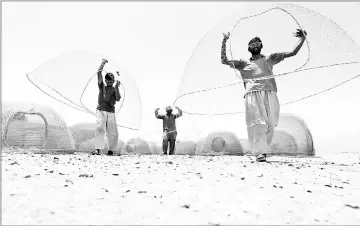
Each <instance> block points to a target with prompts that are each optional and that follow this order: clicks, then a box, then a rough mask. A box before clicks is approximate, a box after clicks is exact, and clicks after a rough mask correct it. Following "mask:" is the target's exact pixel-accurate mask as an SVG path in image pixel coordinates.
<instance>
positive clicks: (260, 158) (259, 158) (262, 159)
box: [256, 154, 266, 162]
mask: <svg viewBox="0 0 360 226" xmlns="http://www.w3.org/2000/svg"><path fill="white" fill-rule="evenodd" d="M256 161H257V162H266V154H259V155H258V156H256Z"/></svg>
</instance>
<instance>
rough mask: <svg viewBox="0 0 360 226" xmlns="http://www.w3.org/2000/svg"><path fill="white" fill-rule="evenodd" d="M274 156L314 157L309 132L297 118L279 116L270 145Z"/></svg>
mask: <svg viewBox="0 0 360 226" xmlns="http://www.w3.org/2000/svg"><path fill="white" fill-rule="evenodd" d="M270 146H271V153H269V154H275V155H309V156H312V155H315V149H314V141H313V139H312V135H311V132H310V130H309V128H308V126H307V125H306V123H305V122H304V120H303V119H301V118H300V117H299V116H295V115H292V114H281V115H280V119H279V124H278V126H277V127H276V129H275V133H274V139H273V141H272V143H271V145H270Z"/></svg>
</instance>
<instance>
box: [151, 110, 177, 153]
mask: <svg viewBox="0 0 360 226" xmlns="http://www.w3.org/2000/svg"><path fill="white" fill-rule="evenodd" d="M175 108H176V109H177V110H178V113H177V114H172V108H171V107H170V106H167V107H166V115H159V109H160V108H157V109H156V110H155V117H156V118H158V119H162V120H163V144H162V147H163V152H164V155H167V149H168V143H170V151H169V155H173V154H175V142H176V136H177V131H176V123H175V119H177V118H179V117H181V116H182V110H181V109H180V108H178V107H175Z"/></svg>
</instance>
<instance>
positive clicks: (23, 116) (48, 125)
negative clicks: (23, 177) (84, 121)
mask: <svg viewBox="0 0 360 226" xmlns="http://www.w3.org/2000/svg"><path fill="white" fill-rule="evenodd" d="M1 120H2V121H1V125H2V126H1V128H2V131H1V132H2V136H1V141H2V145H4V146H12V147H19V148H39V149H42V150H50V151H69V152H73V151H74V149H75V146H74V141H73V138H72V134H71V132H70V130H69V128H68V127H67V126H66V124H65V122H64V120H63V119H62V118H61V117H60V116H59V115H58V114H57V113H56V112H55V111H54V110H53V109H52V108H50V107H45V106H41V105H38V104H31V103H27V104H24V103H4V104H3V105H2V117H1Z"/></svg>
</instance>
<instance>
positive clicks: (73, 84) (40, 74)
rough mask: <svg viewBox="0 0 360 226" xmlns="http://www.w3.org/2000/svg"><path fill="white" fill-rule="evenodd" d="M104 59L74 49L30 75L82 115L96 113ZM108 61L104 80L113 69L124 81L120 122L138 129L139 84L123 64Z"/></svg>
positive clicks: (29, 77) (123, 125) (119, 124)
mask: <svg viewBox="0 0 360 226" xmlns="http://www.w3.org/2000/svg"><path fill="white" fill-rule="evenodd" d="M104 58H105V57H102V56H100V55H97V54H94V53H90V52H85V51H79V52H73V53H69V54H65V55H61V56H58V57H56V58H54V59H52V60H50V61H48V62H46V63H44V64H42V65H40V66H39V67H38V68H36V69H35V70H34V71H32V72H30V73H28V74H27V77H28V79H29V81H30V82H31V83H32V84H34V85H35V86H36V87H37V88H39V89H40V90H41V91H42V92H44V93H45V94H47V95H48V96H50V97H51V98H53V99H54V100H57V101H59V102H61V103H63V104H65V105H66V106H68V107H71V108H73V109H76V110H78V114H81V113H84V114H91V115H94V116H95V115H96V107H97V104H98V94H99V88H98V79H97V71H98V68H99V66H100V65H101V63H102V59H104ZM107 60H108V63H107V64H106V65H105V67H104V70H103V71H102V75H103V81H105V79H104V76H105V74H106V73H107V72H111V73H113V74H114V75H115V79H116V80H119V81H120V82H121V85H120V86H119V90H120V94H121V97H122V98H121V100H120V101H119V102H117V103H116V105H115V108H116V109H115V113H116V120H117V125H118V126H119V127H124V128H128V129H134V130H138V129H139V128H140V125H141V101H140V95H139V92H138V89H137V86H136V83H135V81H134V80H133V78H132V77H131V76H130V75H129V74H128V73H127V72H126V71H125V70H124V69H123V68H122V67H120V66H119V65H118V64H116V63H115V62H114V61H111V60H109V59H107ZM117 71H118V72H119V74H120V76H118V74H117ZM114 85H115V84H114ZM94 121H95V119H94Z"/></svg>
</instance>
